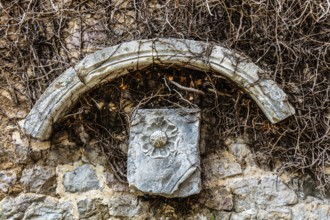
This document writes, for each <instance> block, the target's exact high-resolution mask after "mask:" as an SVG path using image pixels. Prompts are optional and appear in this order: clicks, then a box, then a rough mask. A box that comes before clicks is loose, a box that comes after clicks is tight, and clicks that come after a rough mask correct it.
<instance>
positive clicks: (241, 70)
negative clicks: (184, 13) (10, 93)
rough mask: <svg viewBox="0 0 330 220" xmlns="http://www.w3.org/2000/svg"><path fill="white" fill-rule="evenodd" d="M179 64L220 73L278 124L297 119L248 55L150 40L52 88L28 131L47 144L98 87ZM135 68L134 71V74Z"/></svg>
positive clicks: (93, 57)
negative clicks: (84, 96) (67, 115)
mask: <svg viewBox="0 0 330 220" xmlns="http://www.w3.org/2000/svg"><path fill="white" fill-rule="evenodd" d="M155 63H156V64H157V65H160V66H169V65H177V66H181V67H185V68H191V69H196V70H200V71H210V72H212V73H214V74H220V75H223V76H225V77H227V78H228V79H230V80H231V81H232V82H234V83H236V85H237V86H239V87H241V88H242V89H243V90H244V91H245V92H246V93H248V94H249V95H250V96H251V98H252V99H254V100H255V102H256V103H257V104H258V105H259V107H260V108H261V110H262V111H263V112H264V114H265V115H266V116H267V118H268V119H269V120H270V121H271V122H272V123H277V122H279V121H281V120H284V119H285V118H287V117H289V116H290V115H293V114H294V113H295V110H294V109H293V107H292V106H291V104H290V103H289V102H288V97H287V95H286V94H285V93H284V92H283V91H282V90H281V89H280V88H279V87H278V86H277V85H276V83H275V82H274V81H272V80H270V79H263V78H262V77H261V75H262V74H263V72H264V71H263V70H261V69H260V68H259V67H258V66H256V65H255V64H253V63H251V62H249V60H248V59H247V58H246V57H243V56H241V55H239V54H236V53H234V52H232V51H230V50H228V49H225V48H223V47H220V46H217V45H213V44H210V43H206V42H199V41H193V40H182V39H174V38H169V39H162V38H159V39H150V40H139V41H131V42H126V43H122V44H119V45H116V46H113V47H108V48H105V49H103V50H100V51H97V52H95V53H92V54H90V55H88V56H86V57H85V58H84V59H83V60H82V61H81V62H79V63H78V64H77V65H76V66H75V67H72V68H70V69H68V70H66V71H65V72H64V73H63V74H62V75H60V76H59V77H58V78H57V79H56V80H54V81H53V83H52V84H51V85H50V86H49V87H48V88H47V90H46V91H45V92H44V94H43V95H42V96H41V97H40V99H39V100H38V101H37V103H36V104H35V106H34V107H33V109H32V110H31V111H30V113H29V115H28V116H27V117H26V120H25V124H24V129H25V132H26V133H27V134H29V135H31V136H32V137H35V138H38V139H43V140H46V139H48V138H49V137H50V135H51V132H52V124H53V123H54V122H56V121H57V120H58V119H60V118H61V117H62V116H63V115H64V114H65V113H66V111H67V110H68V109H70V108H72V106H74V105H75V103H76V102H77V100H78V99H79V97H80V96H81V95H82V94H84V93H85V92H87V91H89V90H91V89H92V88H93V87H94V86H96V85H97V86H99V85H101V84H104V83H107V82H110V81H112V80H114V79H117V78H119V77H122V76H124V75H126V74H128V73H129V72H131V71H134V70H139V69H143V68H146V67H148V66H150V65H153V64H155ZM128 70H129V71H128Z"/></svg>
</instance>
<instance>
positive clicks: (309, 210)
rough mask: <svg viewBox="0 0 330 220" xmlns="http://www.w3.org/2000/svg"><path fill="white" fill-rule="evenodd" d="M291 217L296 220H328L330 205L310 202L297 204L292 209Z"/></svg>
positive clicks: (321, 202) (329, 217)
mask: <svg viewBox="0 0 330 220" xmlns="http://www.w3.org/2000/svg"><path fill="white" fill-rule="evenodd" d="M292 213H293V217H294V219H296V220H304V219H311V220H319V219H330V203H328V204H326V203H325V202H323V201H312V202H303V203H299V204H297V205H295V206H293V207H292Z"/></svg>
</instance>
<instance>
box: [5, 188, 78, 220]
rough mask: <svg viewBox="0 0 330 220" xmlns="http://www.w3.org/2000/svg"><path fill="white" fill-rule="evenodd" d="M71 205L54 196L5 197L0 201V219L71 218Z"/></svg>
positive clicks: (68, 219)
mask: <svg viewBox="0 0 330 220" xmlns="http://www.w3.org/2000/svg"><path fill="white" fill-rule="evenodd" d="M72 209H73V206H72V204H71V203H70V202H60V201H58V200H57V199H55V198H52V197H47V196H44V195H38V194H32V193H28V194H21V195H20V196H18V197H15V198H11V197H7V198H5V199H3V200H2V201H1V202H0V219H1V220H15V219H22V220H32V219H49V220H71V219H73V211H72Z"/></svg>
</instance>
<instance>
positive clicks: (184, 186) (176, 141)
mask: <svg viewBox="0 0 330 220" xmlns="http://www.w3.org/2000/svg"><path fill="white" fill-rule="evenodd" d="M199 126H200V113H199V110H198V109H140V110H137V111H135V113H134V114H133V115H132V123H131V129H130V143H129V150H128V164H127V178H128V182H129V185H130V188H131V189H132V190H133V191H135V192H136V193H138V194H152V195H161V196H165V197H187V196H190V195H193V194H197V193H199V192H200V190H201V178H200V157H199V149H198V143H199Z"/></svg>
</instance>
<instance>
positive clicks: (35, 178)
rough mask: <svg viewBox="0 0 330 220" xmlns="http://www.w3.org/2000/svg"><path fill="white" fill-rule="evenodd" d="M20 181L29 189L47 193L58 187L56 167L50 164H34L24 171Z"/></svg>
mask: <svg viewBox="0 0 330 220" xmlns="http://www.w3.org/2000/svg"><path fill="white" fill-rule="evenodd" d="M20 182H21V183H22V184H23V185H24V186H25V188H26V190H27V191H30V192H35V193H45V192H50V191H54V190H55V188H56V174H55V168H54V167H49V166H38V165H36V166H33V167H30V168H26V169H24V170H23V172H22V176H21V179H20Z"/></svg>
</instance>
